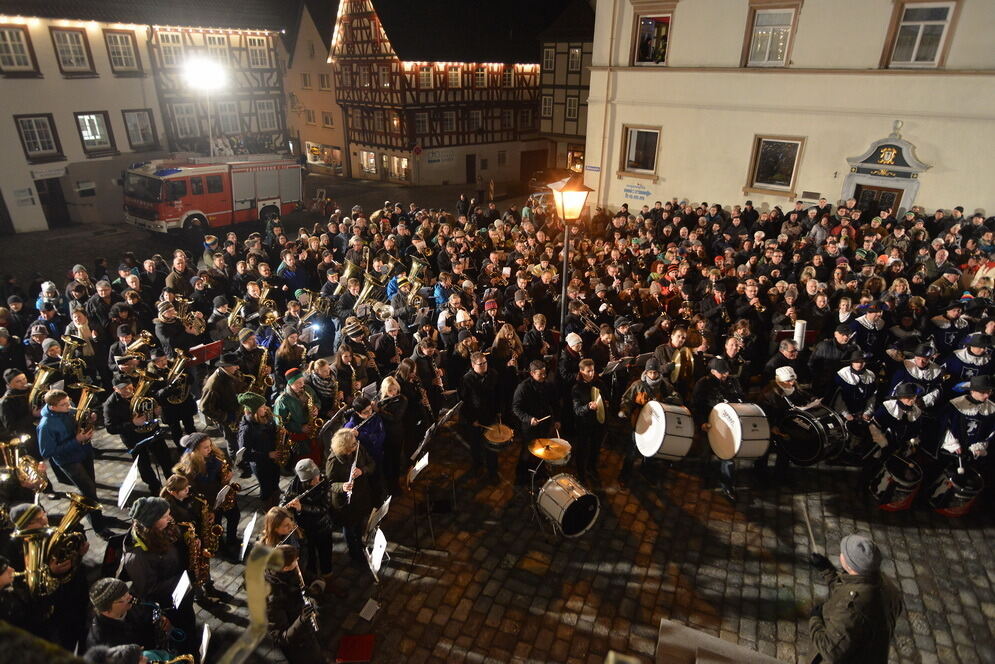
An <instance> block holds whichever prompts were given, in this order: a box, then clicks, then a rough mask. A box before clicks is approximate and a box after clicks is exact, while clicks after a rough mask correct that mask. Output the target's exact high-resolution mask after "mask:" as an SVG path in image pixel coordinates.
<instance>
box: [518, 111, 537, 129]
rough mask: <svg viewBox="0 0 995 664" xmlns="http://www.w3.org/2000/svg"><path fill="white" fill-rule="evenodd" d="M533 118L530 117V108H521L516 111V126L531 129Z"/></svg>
mask: <svg viewBox="0 0 995 664" xmlns="http://www.w3.org/2000/svg"><path fill="white" fill-rule="evenodd" d="M532 127H533V119H532V109H529V108H523V109H522V110H521V111H519V113H518V128H519V129H520V130H525V129H532Z"/></svg>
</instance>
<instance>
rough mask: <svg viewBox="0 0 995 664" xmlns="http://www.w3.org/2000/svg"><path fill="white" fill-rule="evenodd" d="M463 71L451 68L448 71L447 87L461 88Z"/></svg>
mask: <svg viewBox="0 0 995 664" xmlns="http://www.w3.org/2000/svg"><path fill="white" fill-rule="evenodd" d="M462 74H463V70H462V69H460V68H459V67H450V68H449V69H447V70H446V85H447V86H449V87H450V88H453V89H455V88H459V87H460V76H462Z"/></svg>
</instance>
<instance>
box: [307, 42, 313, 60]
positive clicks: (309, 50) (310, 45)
mask: <svg viewBox="0 0 995 664" xmlns="http://www.w3.org/2000/svg"><path fill="white" fill-rule="evenodd" d="M307 55H308V57H309V58H313V57H314V42H313V41H308V43H307Z"/></svg>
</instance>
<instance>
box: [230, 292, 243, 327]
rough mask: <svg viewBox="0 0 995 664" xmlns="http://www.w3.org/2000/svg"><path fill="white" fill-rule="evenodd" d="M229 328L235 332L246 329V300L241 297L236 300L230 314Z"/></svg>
mask: <svg viewBox="0 0 995 664" xmlns="http://www.w3.org/2000/svg"><path fill="white" fill-rule="evenodd" d="M228 327H229V328H231V329H233V330H234V329H235V328H236V327H238V328H241V327H245V300H243V299H242V298H240V297H236V298H235V306H233V307H232V308H231V311H229V312H228Z"/></svg>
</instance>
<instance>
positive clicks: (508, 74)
mask: <svg viewBox="0 0 995 664" xmlns="http://www.w3.org/2000/svg"><path fill="white" fill-rule="evenodd" d="M501 87H505V88H513V87H515V70H514V69H512V68H511V67H505V70H504V71H503V72H501Z"/></svg>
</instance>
